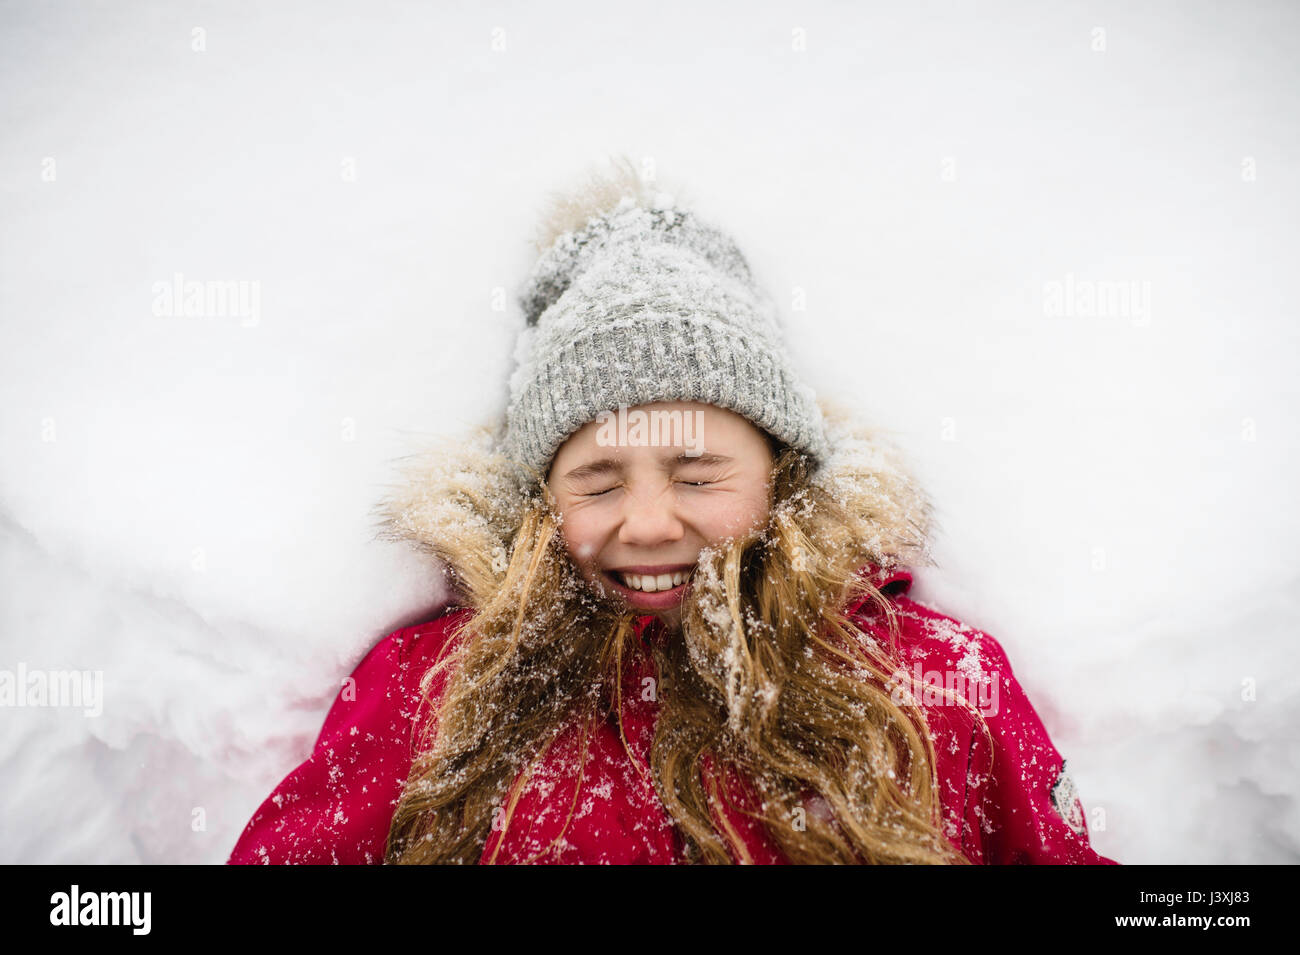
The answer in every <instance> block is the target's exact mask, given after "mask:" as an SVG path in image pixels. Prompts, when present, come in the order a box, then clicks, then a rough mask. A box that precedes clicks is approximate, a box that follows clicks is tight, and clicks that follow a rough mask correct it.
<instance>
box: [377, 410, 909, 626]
mask: <svg viewBox="0 0 1300 955" xmlns="http://www.w3.org/2000/svg"><path fill="white" fill-rule="evenodd" d="M818 405H819V407H820V408H821V411H822V414H823V416H824V420H825V426H826V433H827V438H828V441H829V443H830V445H831V449H832V453H831V456H830V457H829V459H828V460H827V462H826V464H825V466H824V467H823V468H822V469H820V470H819V471H818V472H816V474H815V475H814V477H813V478H812V479H811V481H812V483H815V484H818V485H820V486H821V487H822V488H824V489H825V490H826V491H828V492H829V493H830V494H831V495H832V496H833V497H834V499H835V500H836V501H837V502H839V503H841V504H843V505H846V507H847V508H848V509H849V510H850V512H851V514H852V516H853V519H854V522H855V525H856V526H855V527H854V529H853V534H852V539H853V540H854V541H855V542H856V547H857V549H856V552H855V553H852V554H843V555H841V556H842V559H843V562H844V566H846V567H859V566H862V565H864V564H873V565H876V566H878V567H882V568H889V567H895V566H911V567H916V566H923V565H928V564H931V563H933V560H932V557H931V550H930V545H931V535H932V533H933V529H934V518H933V506H932V503H931V501H930V499H929V496H928V495H927V493H926V492H925V491H924V490H923V489H922V488H921V487H920V486H919V484H918V483H917V481H916V480H915V478H914V477H913V475H912V474H911V473H910V471H909V469H908V468H907V466H906V465H905V463H904V460H903V456H902V453H901V452H900V451H899V449H898V448H897V447H896V446H895V445H894V444H893V443H892V442H891V441H889V440H888V439H887V438H886V437H885V436H884V434H883V432H882V431H881V429H879V428H876V427H873V426H871V425H868V424H867V423H865V422H864V421H863V420H862V419H861V418H860V417H859V416H857V415H856V414H855V413H854V412H853V411H852V410H851V409H849V408H847V407H845V406H843V405H841V404H838V403H835V402H832V401H829V400H827V399H825V398H820V399H818ZM500 433H501V424H500V422H496V423H494V424H491V425H484V426H481V427H478V428H476V429H473V430H472V431H470V432H468V433H465V434H460V435H451V436H443V437H440V438H437V439H430V441H429V442H428V444H427V445H426V446H425V447H423V448H421V449H419V450H417V451H415V452H414V453H411V454H408V455H405V456H403V457H401V458H398V459H397V460H396V462H395V466H396V470H397V472H398V478H397V480H396V481H394V482H391V483H390V484H388V485H387V490H386V492H385V493H384V495H383V496H382V498H381V500H380V501H379V503H378V504H377V506H376V508H375V514H376V515H377V518H378V522H377V523H378V528H379V529H378V533H377V537H378V538H379V539H382V540H388V541H394V542H405V543H408V544H410V545H412V546H414V547H416V548H417V549H418V550H420V551H421V552H423V553H426V554H429V555H430V556H433V557H435V558H436V559H438V560H440V561H441V562H442V563H443V564H445V565H446V566H447V567H448V568H449V569H451V570H452V571H453V574H452V577H453V579H455V578H457V577H461V578H471V579H480V580H481V579H485V576H486V577H487V578H493V579H495V580H497V581H498V582H500V581H502V580H503V579H504V577H505V572H506V568H507V566H508V562H509V555H510V549H511V544H512V542H513V540H514V538H515V535H516V532H517V531H518V529H519V526H520V522H521V520H522V518H523V515H524V513H525V511H526V510H527V509H528V508H529V507H530V506H531V505H533V504H535V503H537V502H538V501H539V500H540V497H539V496H538V495H537V494H536V488H529V487H528V486H527V485H526V483H524V481H523V479H522V478H521V475H520V472H519V469H518V468H516V467H515V466H514V465H513V464H512V462H510V461H509V460H507V459H506V458H504V457H503V456H502V455H501V454H500V450H499V447H500V446H499V443H498V440H499V435H500ZM473 603H474V602H473V601H467V602H466V604H467V605H471V606H472V605H473Z"/></svg>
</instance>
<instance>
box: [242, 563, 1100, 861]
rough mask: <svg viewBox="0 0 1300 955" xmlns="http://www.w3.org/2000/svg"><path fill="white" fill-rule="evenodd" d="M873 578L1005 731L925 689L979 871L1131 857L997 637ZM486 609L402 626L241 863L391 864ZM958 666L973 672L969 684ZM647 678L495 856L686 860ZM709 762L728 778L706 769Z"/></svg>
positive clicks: (359, 680) (637, 668)
mask: <svg viewBox="0 0 1300 955" xmlns="http://www.w3.org/2000/svg"><path fill="white" fill-rule="evenodd" d="M863 573H864V574H866V575H869V577H870V579H871V580H872V581H873V583H875V584H876V586H877V587H879V588H881V589H882V590H883V591H884V592H885V593H886V595H887V596H888V597H889V598H890V600H891V601H892V602H893V606H894V608H895V610H896V611H897V612H898V615H899V623H900V625H901V628H902V632H901V634H900V638H899V652H900V655H901V657H902V661H901V662H903V663H904V664H905V669H906V670H907V671H908V672H909V673H910V674H912V675H913V676H917V677H919V678H920V679H921V680H922V681H926V682H929V683H932V684H935V685H936V686H942V685H944V684H945V683H946V684H947V685H948V686H949V687H952V686H954V685H956V686H957V687H958V691H959V692H963V694H964V695H965V696H966V698H967V699H968V700H970V701H971V702H972V703H973V704H975V705H976V706H977V708H978V709H979V710H980V712H981V713H983V714H984V716H985V720H986V722H987V725H988V729H989V731H990V733H991V735H992V738H993V747H992V749H990V748H989V746H988V743H987V741H986V739H985V737H984V734H983V733H982V732H980V731H979V730H978V728H977V726H976V725H975V722H974V719H973V717H972V716H971V714H970V713H968V712H967V710H965V709H964V708H963V707H961V706H958V705H954V704H953V703H951V702H947V701H944V699H943V697H942V695H941V694H940V693H938V692H934V693H929V692H922V693H920V694H919V702H920V703H921V704H922V706H923V708H924V710H925V713H926V718H927V721H928V722H929V725H930V729H931V733H932V740H933V745H934V751H935V757H936V763H937V766H936V769H937V774H938V779H939V784H940V799H941V803H942V808H943V822H944V832H945V834H946V835H947V837H948V839H949V840H950V841H951V842H952V843H953V844H954V845H955V846H957V847H958V848H959V849H960V850H961V851H962V852H963V853H964V854H965V855H966V857H967V858H968V859H970V861H971V862H973V863H976V864H989V865H1002V864H1017V863H1022V864H1111V865H1114V864H1117V863H1115V862H1114V861H1113V860H1111V859H1107V858H1105V857H1103V856H1100V855H1098V854H1097V852H1096V851H1094V850H1093V848H1092V847H1091V845H1090V844H1089V842H1088V830H1087V824H1086V821H1085V818H1084V810H1083V805H1082V803H1081V802H1080V801H1079V798H1078V796H1077V795H1076V794H1075V791H1074V788H1073V784H1072V782H1071V780H1070V777H1069V774H1068V773H1067V772H1066V771H1065V767H1064V761H1063V760H1062V758H1061V755H1060V753H1058V752H1057V750H1056V747H1055V746H1053V745H1052V741H1051V740H1050V739H1049V738H1048V734H1047V731H1046V729H1045V728H1044V727H1043V723H1042V721H1041V720H1040V719H1039V717H1038V714H1037V713H1036V712H1035V711H1034V708H1033V706H1032V705H1031V704H1030V702H1029V700H1028V698H1027V697H1026V695H1025V693H1024V690H1023V689H1021V687H1020V685H1019V683H1018V682H1017V681H1016V678H1015V676H1014V675H1013V674H1012V670H1011V666H1010V664H1009V663H1008V661H1007V657H1006V654H1005V653H1004V652H1003V650H1002V647H1001V646H1000V645H999V644H998V642H997V641H996V640H995V639H993V637H991V636H989V635H988V634H985V633H981V632H979V631H977V630H974V629H971V628H969V627H967V626H965V625H963V624H962V623H960V622H959V621H957V620H955V619H953V618H951V617H948V616H945V615H944V614H942V613H939V612H937V611H935V610H933V609H931V608H929V607H927V606H926V605H924V604H922V603H920V602H917V601H915V600H913V599H911V598H909V597H908V596H907V591H908V590H909V589H910V587H911V584H912V575H911V573H910V572H909V571H907V570H906V569H903V568H895V569H892V570H887V571H880V570H877V569H875V568H864V570H863ZM847 611H848V613H849V614H850V615H851V616H853V618H854V619H855V620H856V621H857V622H858V623H859V625H860V626H862V627H863V629H864V631H866V632H868V633H875V634H882V635H883V629H880V623H881V621H880V619H879V610H878V609H876V608H874V606H873V605H872V604H870V603H869V602H866V601H859V602H858V603H856V604H854V605H853V606H851V607H849V608H847ZM471 614H472V611H471V610H469V609H466V608H453V609H452V610H450V611H449V612H446V613H444V614H443V615H442V616H440V617H439V618H438V619H436V620H433V621H431V622H428V623H423V624H419V625H416V626H412V627H406V628H403V629H401V630H398V631H396V632H394V633H392V634H390V635H389V636H387V637H386V638H384V639H383V640H381V641H380V642H379V643H378V644H377V645H376V646H375V647H374V648H373V649H372V650H371V651H370V652H369V653H368V654H367V655H366V657H365V658H364V659H363V660H362V661H361V663H360V664H359V665H358V666H357V668H356V670H355V671H354V672H353V673H352V677H351V680H350V681H345V684H344V689H343V690H342V691H341V692H340V694H339V696H338V698H337V699H336V700H335V702H334V704H333V706H332V707H331V708H330V711H329V714H328V715H327V716H326V718H325V724H324V726H323V728H322V729H321V732H320V736H319V737H318V738H317V740H316V743H315V746H314V748H313V750H312V753H311V755H310V756H309V757H308V758H307V759H306V761H304V762H303V763H302V764H301V765H300V766H298V767H297V768H296V769H294V770H293V771H292V772H291V773H289V775H288V776H286V777H285V779H284V780H283V781H282V782H281V783H280V784H279V785H278V786H277V787H276V788H275V791H274V792H272V793H271V795H270V796H269V797H268V798H267V799H266V800H265V802H263V803H262V805H261V806H259V807H258V809H257V811H256V812H255V813H254V814H253V817H252V819H251V820H249V822H248V825H247V826H246V827H245V829H244V831H243V834H242V835H241V836H240V838H239V841H238V843H237V844H236V845H235V847H234V850H233V851H232V852H231V855H230V859H229V863H230V864H247V863H263V864H271V863H275V864H286V863H289V864H292V863H298V864H330V863H334V864H366V863H369V864H377V863H380V862H382V861H383V858H384V846H385V842H386V839H387V836H388V829H389V824H390V822H391V820H392V817H393V813H394V811H395V810H396V807H397V803H398V799H399V796H400V794H401V789H402V785H403V783H404V782H405V780H406V778H407V774H408V772H409V770H410V767H411V762H412V758H413V744H412V740H413V736H414V730H415V728H416V727H417V726H418V725H421V724H422V723H423V722H424V720H425V719H427V717H428V711H427V709H425V708H423V706H422V704H421V699H420V692H419V682H420V678H421V676H422V675H423V674H424V673H425V672H426V671H427V670H428V669H429V667H430V666H432V664H433V662H434V661H435V660H436V659H437V658H438V656H439V652H440V651H442V650H443V648H444V646H445V645H446V644H447V643H448V641H449V640H452V639H454V638H455V632H456V630H457V628H458V626H459V625H460V624H461V623H463V622H464V621H465V620H466V619H467V618H468V616H469V615H471ZM637 632H638V635H639V636H640V637H641V639H642V641H647V640H653V639H661V638H662V636H663V633H664V631H663V628H662V627H661V626H658V622H657V620H656V619H655V618H653V617H650V616H646V617H642V618H640V619H639V620H638V622H637ZM954 674H963V675H966V676H969V677H970V678H971V679H970V681H969V682H967V683H966V685H965V687H964V688H963V687H961V686H960V684H956V683H955V682H954V679H953V675H954ZM647 676H649V677H654V676H656V674H655V671H654V661H653V658H652V657H651V656H650V654H649V653H648V652H647V651H646V648H645V644H644V643H643V644H642V645H641V648H640V652H639V653H638V654H636V656H635V657H634V658H633V660H632V662H631V665H630V666H629V667H628V668H627V670H626V671H625V675H624V678H623V693H622V703H623V709H622V716H623V730H624V733H625V735H626V738H627V744H628V746H627V748H625V747H624V745H623V740H622V739H620V737H619V730H618V726H617V723H616V722H615V720H614V719H613V717H611V718H610V719H609V720H608V721H607V722H605V723H603V724H601V725H599V726H598V727H596V729H595V731H594V732H591V733H589V737H588V740H587V747H588V757H587V763H586V765H585V766H584V767H583V768H582V772H581V773H580V774H579V773H576V772H574V771H573V770H574V767H576V766H577V765H578V764H579V760H578V757H579V754H580V753H581V746H582V741H581V732H580V729H579V728H578V727H577V726H576V725H574V726H570V727H568V728H565V729H563V730H562V731H561V733H560V734H559V736H558V737H557V738H556V740H555V741H554V743H553V744H552V746H551V747H550V748H549V749H548V751H547V753H546V757H545V759H544V761H543V762H542V764H541V765H539V766H538V767H537V768H536V769H535V770H534V772H533V774H532V775H531V777H530V778H529V781H528V784H527V786H526V787H525V788H524V790H523V792H522V793H521V795H520V798H519V801H518V804H517V805H516V807H515V811H514V813H513V815H512V817H511V821H510V825H509V826H507V827H505V828H504V830H499V829H494V830H493V831H492V832H491V833H490V834H489V837H488V840H487V843H486V845H485V847H484V851H483V856H482V859H481V861H482V862H485V863H486V862H494V863H496V864H503V863H518V862H528V861H534V862H546V863H611V864H647V863H649V864H656V863H675V862H680V861H681V860H682V841H681V837H680V835H679V833H678V831H677V828H676V827H675V826H674V825H673V823H672V820H671V817H670V816H669V815H668V813H667V811H666V810H665V809H664V807H663V805H662V803H661V801H660V800H659V798H658V794H657V793H656V792H655V790H654V786H653V784H652V782H651V781H650V776H649V763H648V754H649V750H650V743H651V740H652V739H653V736H654V725H655V719H656V715H657V707H658V704H657V703H656V702H655V701H654V700H652V699H646V698H645V697H647V696H652V695H653V694H644V693H642V687H643V680H645V678H646V677H647ZM445 679H446V675H445V674H440V675H439V676H438V681H439V682H436V683H435V684H434V688H433V694H432V698H433V699H434V700H435V701H436V700H437V698H438V694H439V693H440V692H441V689H442V684H443V683H445ZM980 681H982V683H981V682H980ZM977 687H982V689H977ZM629 750H630V751H631V754H632V756H634V757H635V759H636V763H635V764H634V763H633V760H632V758H630V757H629V755H628V752H629ZM706 769H707V770H708V772H709V773H710V774H712V773H713V769H712V767H711V765H709V764H708V763H707V762H706ZM714 780H715V781H716V777H714ZM722 782H724V784H725V785H724V786H723V787H721V789H720V791H721V792H722V793H724V794H725V797H724V798H722V799H720V800H719V804H718V807H717V809H716V811H717V812H718V813H721V814H725V816H726V819H727V821H728V822H729V823H730V824H731V825H732V826H733V827H734V828H735V829H736V831H738V832H740V833H741V835H742V837H743V840H744V842H745V844H746V847H747V853H746V855H747V858H743V859H737V861H751V862H755V863H778V864H779V863H783V862H785V859H784V858H783V857H782V855H781V853H780V852H779V850H778V849H777V848H776V847H775V845H774V844H773V843H772V842H771V840H770V838H769V837H768V836H767V835H766V833H765V832H764V831H763V829H762V826H761V824H759V823H757V822H756V821H754V820H752V819H751V818H750V817H749V816H747V815H745V814H744V812H743V810H745V809H752V808H754V806H753V799H754V795H753V792H752V790H751V789H750V788H749V786H748V784H747V783H746V781H745V780H743V779H741V778H739V777H738V776H737V775H736V774H735V773H734V772H733V771H730V770H729V771H728V773H727V775H726V778H725V780H722ZM566 823H567V824H566Z"/></svg>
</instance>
